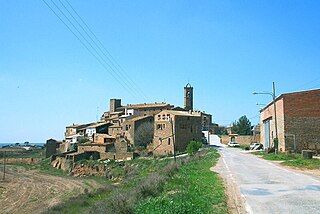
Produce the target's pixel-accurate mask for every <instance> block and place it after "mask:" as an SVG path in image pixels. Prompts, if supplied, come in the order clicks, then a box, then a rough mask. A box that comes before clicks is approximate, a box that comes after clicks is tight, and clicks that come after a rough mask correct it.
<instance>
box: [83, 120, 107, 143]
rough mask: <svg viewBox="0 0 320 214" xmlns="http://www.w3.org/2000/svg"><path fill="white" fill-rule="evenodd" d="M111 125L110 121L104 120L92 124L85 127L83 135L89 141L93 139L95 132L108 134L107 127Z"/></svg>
mask: <svg viewBox="0 0 320 214" xmlns="http://www.w3.org/2000/svg"><path fill="white" fill-rule="evenodd" d="M111 125H112V124H111V123H104V122H100V123H95V124H92V125H90V126H88V127H86V133H85V137H87V138H88V139H89V140H90V141H93V135H94V134H95V133H100V134H108V127H109V126H111Z"/></svg>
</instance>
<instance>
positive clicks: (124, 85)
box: [51, 0, 138, 100]
mask: <svg viewBox="0 0 320 214" xmlns="http://www.w3.org/2000/svg"><path fill="white" fill-rule="evenodd" d="M51 2H52V3H53V4H54V5H55V7H56V8H57V9H58V10H59V11H60V13H61V14H62V15H63V16H64V17H65V18H66V19H67V20H68V22H69V23H70V24H71V25H72V26H73V28H74V29H75V30H76V31H77V32H78V33H79V34H80V36H81V37H82V38H83V39H84V40H85V41H86V42H87V43H88V44H89V46H90V47H91V48H92V49H93V51H94V52H95V53H96V54H97V55H98V56H99V57H100V59H101V60H102V61H103V62H104V63H105V64H106V65H107V66H108V67H109V68H110V69H111V70H112V71H114V70H113V69H112V67H111V66H110V65H109V64H108V63H107V62H106V60H105V59H104V58H103V57H102V56H101V55H100V53H99V52H98V51H97V50H96V49H95V48H94V47H93V46H92V44H91V43H90V42H89V41H88V40H87V39H86V38H85V36H84V35H83V34H82V33H81V32H80V31H79V30H78V28H77V27H76V26H75V25H74V24H73V23H72V21H71V20H70V19H69V18H68V17H67V16H66V15H65V13H64V12H63V11H62V10H61V9H60V7H59V6H58V5H56V4H55V3H54V1H53V0H51ZM99 62H101V61H100V60H99ZM103 67H104V68H105V69H106V70H107V71H108V72H109V73H110V74H111V75H112V76H113V77H114V78H115V79H116V80H117V81H118V82H119V83H120V84H121V86H122V87H124V88H126V87H127V90H128V91H129V92H130V93H131V95H133V96H134V97H135V98H136V99H137V97H136V95H135V94H133V91H131V89H130V87H129V86H128V85H127V84H126V82H123V81H121V77H119V76H115V75H114V73H112V72H110V71H109V70H108V69H107V68H106V67H105V65H103ZM123 83H124V84H123ZM137 100H138V99H137Z"/></svg>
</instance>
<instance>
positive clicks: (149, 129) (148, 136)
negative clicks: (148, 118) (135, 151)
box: [134, 122, 154, 148]
mask: <svg viewBox="0 0 320 214" xmlns="http://www.w3.org/2000/svg"><path fill="white" fill-rule="evenodd" d="M153 134H154V127H153V124H152V123H151V122H147V123H143V124H141V125H140V126H138V127H137V129H136V131H135V134H134V145H135V146H141V147H144V148H146V147H147V145H148V144H149V143H152V141H153Z"/></svg>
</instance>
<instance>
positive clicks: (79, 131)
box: [64, 123, 93, 139]
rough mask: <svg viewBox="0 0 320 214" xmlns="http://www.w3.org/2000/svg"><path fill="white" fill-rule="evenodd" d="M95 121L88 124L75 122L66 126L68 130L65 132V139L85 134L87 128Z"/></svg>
mask: <svg viewBox="0 0 320 214" xmlns="http://www.w3.org/2000/svg"><path fill="white" fill-rule="evenodd" d="M92 124H93V123H87V124H73V125H71V126H67V127H66V132H65V133H64V136H65V139H67V138H72V137H73V136H75V135H78V136H80V135H81V136H84V134H85V133H84V132H85V128H86V127H88V126H90V125H92Z"/></svg>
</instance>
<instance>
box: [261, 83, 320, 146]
mask: <svg viewBox="0 0 320 214" xmlns="http://www.w3.org/2000/svg"><path fill="white" fill-rule="evenodd" d="M260 113H261V114H260V136H261V137H260V139H261V143H262V144H264V147H265V148H270V147H273V140H274V138H275V137H276V135H275V122H274V121H275V120H274V118H275V115H274V105H273V102H270V103H269V104H268V105H267V106H265V107H264V108H263V109H262V110H261V111H260ZM276 115H277V127H278V140H279V151H290V150H296V151H301V150H303V149H313V150H318V151H320V137H319V133H320V89H316V90H308V91H301V92H293V93H287V94H281V95H280V96H279V97H277V98H276Z"/></svg>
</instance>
